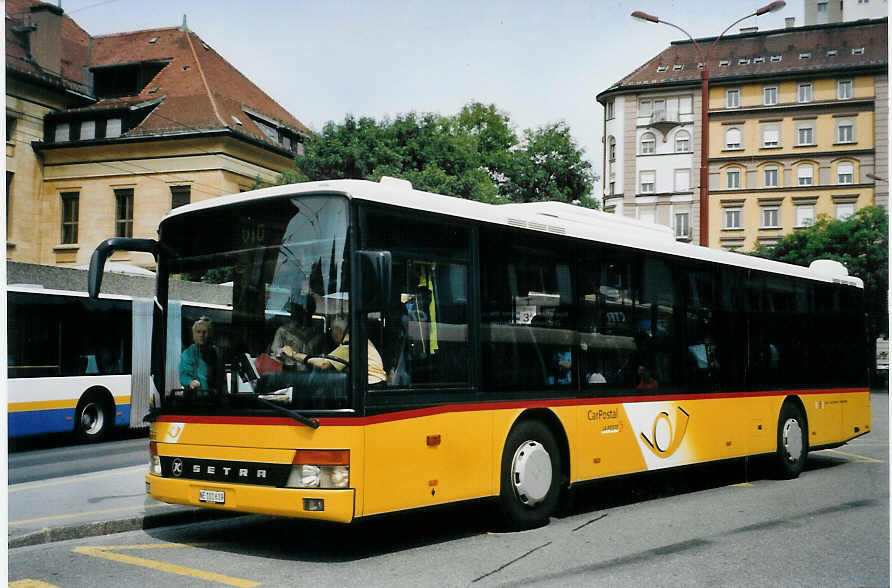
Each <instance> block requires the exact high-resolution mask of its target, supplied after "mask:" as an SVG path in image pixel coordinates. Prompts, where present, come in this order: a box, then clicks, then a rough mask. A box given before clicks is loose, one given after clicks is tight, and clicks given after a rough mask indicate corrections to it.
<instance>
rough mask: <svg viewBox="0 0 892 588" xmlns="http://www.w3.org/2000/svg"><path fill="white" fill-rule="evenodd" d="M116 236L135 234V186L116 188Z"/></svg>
mask: <svg viewBox="0 0 892 588" xmlns="http://www.w3.org/2000/svg"><path fill="white" fill-rule="evenodd" d="M115 202H116V207H115V236H117V237H132V236H133V188H122V189H117V190H115Z"/></svg>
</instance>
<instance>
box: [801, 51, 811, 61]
mask: <svg viewBox="0 0 892 588" xmlns="http://www.w3.org/2000/svg"><path fill="white" fill-rule="evenodd" d="M799 59H811V53H810V52H808V51H806V52H804V53H800V54H799Z"/></svg>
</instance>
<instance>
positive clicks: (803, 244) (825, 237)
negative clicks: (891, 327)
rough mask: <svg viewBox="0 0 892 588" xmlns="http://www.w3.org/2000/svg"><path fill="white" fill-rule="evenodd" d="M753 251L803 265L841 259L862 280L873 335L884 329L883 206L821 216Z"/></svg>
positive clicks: (885, 227) (886, 264) (886, 250)
mask: <svg viewBox="0 0 892 588" xmlns="http://www.w3.org/2000/svg"><path fill="white" fill-rule="evenodd" d="M755 254H756V255H758V256H760V257H767V258H769V259H776V260H778V261H784V262H787V263H793V264H796V265H803V266H808V265H809V264H810V263H811V262H812V261H814V260H816V259H833V260H835V261H838V262H840V263H842V264H843V265H845V266H846V268H848V270H849V275H853V276H857V277H859V278H861V279H862V280H863V281H864V298H865V303H866V306H867V313H868V315H869V316H870V319H871V320H870V323H871V329H872V331H873V333H872V337H874V338H875V337H876V336H877V335H878V334H880V333H885V332H887V330H888V312H887V305H886V292H887V291H888V289H889V216H888V213H887V212H886V210H885V209H884V208H882V207H880V206H868V207H865V208H862V209H860V210H858V211H857V212H856V213H855V214H854V215H853V216H851V217H849V218H847V219H845V220H832V219H830V218H829V217H827V216H821V217H819V218H818V221H817V222H816V223H815V224H814V225H812V226H810V227H808V228H805V229H799V230H797V231H795V232H794V233H792V234H790V235H787V236H786V237H784V238H783V239H781V240H780V241H779V242H778V243H777V244H776V245H774V246H773V247H759V248H757V249H756V251H755Z"/></svg>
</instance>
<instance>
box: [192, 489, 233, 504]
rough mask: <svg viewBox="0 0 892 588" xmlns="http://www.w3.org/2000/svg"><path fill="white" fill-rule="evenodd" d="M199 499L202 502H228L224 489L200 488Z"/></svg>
mask: <svg viewBox="0 0 892 588" xmlns="http://www.w3.org/2000/svg"><path fill="white" fill-rule="evenodd" d="M198 500H200V501H201V502H213V503H215V504H223V503H224V502H226V494H225V492H223V491H222V490H199V491H198Z"/></svg>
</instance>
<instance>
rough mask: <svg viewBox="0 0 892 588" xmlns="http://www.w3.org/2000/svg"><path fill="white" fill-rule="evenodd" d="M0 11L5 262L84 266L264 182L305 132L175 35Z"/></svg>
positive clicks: (192, 42) (189, 38)
mask: <svg viewBox="0 0 892 588" xmlns="http://www.w3.org/2000/svg"><path fill="white" fill-rule="evenodd" d="M6 16H7V18H6V81H7V85H6V169H7V174H6V211H7V219H6V223H7V225H6V226H7V245H6V252H7V258H8V259H9V260H11V261H20V262H27V263H38V264H45V265H59V266H68V267H71V266H79V265H83V264H86V263H88V261H89V258H90V255H91V254H92V251H93V249H94V247H95V246H96V244H97V243H99V242H100V241H102V240H104V239H106V238H108V237H111V236H133V237H149V238H151V237H155V235H156V232H155V231H156V227H157V224H158V221H159V220H160V219H161V217H162V216H163V215H164V214H166V213H167V212H168V211H169V210H171V208H174V207H177V206H181V205H183V204H187V203H190V202H196V201H200V200H204V199H207V198H213V197H216V196H221V195H224V194H230V193H234V192H239V191H244V190H248V189H251V188H252V187H254V186H256V185H257V184H258V183H263V182H272V181H275V180H276V178H277V177H278V175H279V174H280V173H281V172H282V171H284V170H286V169H289V168H291V167H293V161H294V157H296V156H298V155H300V154H301V153H302V152H303V141H304V138H305V137H306V136H307V135H308V133H309V131H308V129H307V128H306V127H305V126H304V125H303V124H302V123H301V122H300V121H298V120H297V119H296V118H294V116H292V115H291V114H290V113H288V112H287V111H286V110H285V109H284V108H282V107H281V106H280V105H279V104H277V103H276V102H275V101H274V100H272V99H271V98H270V97H269V96H267V95H266V94H265V93H264V92H263V91H262V90H260V89H259V88H258V87H257V86H255V85H254V84H253V83H252V82H251V81H250V80H248V79H247V78H246V77H245V76H244V75H242V74H241V73H240V72H239V71H238V70H236V69H235V68H234V67H232V65H230V64H229V63H228V62H227V61H226V60H225V59H224V58H223V57H222V56H220V55H219V54H218V53H217V52H215V51H214V50H213V49H212V48H211V47H210V46H209V45H207V44H206V43H205V42H204V41H202V40H201V39H200V38H199V37H198V36H197V35H196V34H195V33H193V32H192V31H190V30H188V28H186V27H185V26H181V27H172V28H164V29H154V30H144V31H137V32H132V33H121V34H114V35H106V36H95V37H94V36H91V35H89V34H88V33H87V32H86V31H84V30H83V29H81V28H80V27H79V26H78V25H77V23H75V22H74V21H73V20H72V19H71V18H70V17H68V16H67V15H65V13H64V11H63V10H62V9H61V8H59V7H57V6H55V5H52V4H47V3H42V2H35V1H33V0H7V2H6ZM184 24H185V23H184ZM112 259H113V261H126V262H130V263H134V264H137V265H141V266H144V267H151V266H152V265H153V260H152V258H151V256H149V255H146V254H138V253H127V252H120V253H117V254H116V255H115V257H113V258H112Z"/></svg>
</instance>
